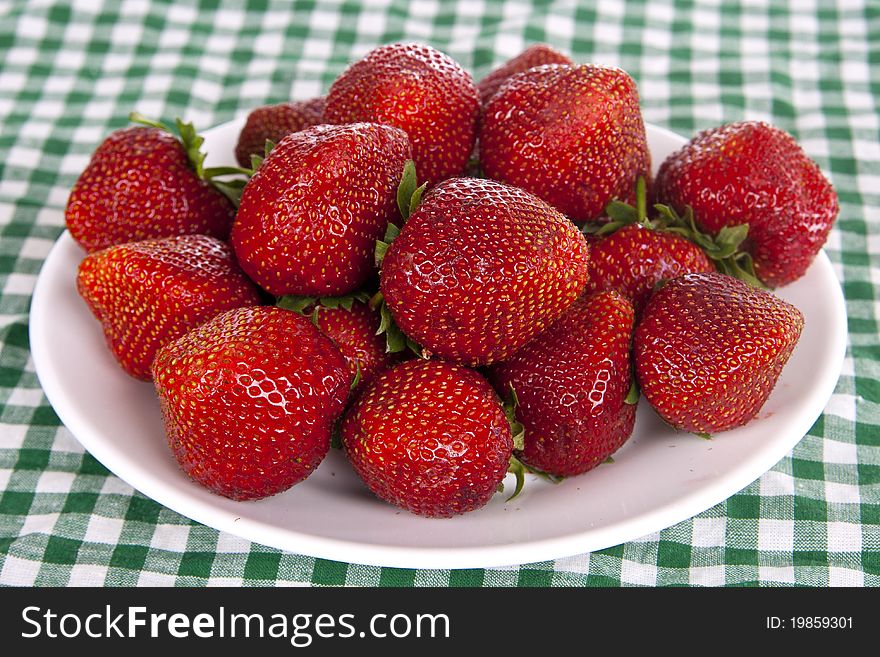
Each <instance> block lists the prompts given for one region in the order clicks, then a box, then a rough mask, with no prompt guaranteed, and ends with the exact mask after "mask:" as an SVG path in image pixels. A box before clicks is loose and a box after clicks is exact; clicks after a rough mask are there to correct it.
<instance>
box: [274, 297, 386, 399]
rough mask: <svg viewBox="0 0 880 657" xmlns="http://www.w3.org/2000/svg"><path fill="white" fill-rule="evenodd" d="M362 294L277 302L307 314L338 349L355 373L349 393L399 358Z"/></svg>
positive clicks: (358, 390) (290, 298) (362, 387)
mask: <svg viewBox="0 0 880 657" xmlns="http://www.w3.org/2000/svg"><path fill="white" fill-rule="evenodd" d="M367 301H368V298H367V297H366V295H363V296H361V295H355V296H350V297H343V298H339V297H331V298H329V299H327V298H325V299H320V300H316V299H312V298H309V297H305V298H303V297H283V298H282V299H281V300H279V302H278V306H280V307H282V308H288V309H291V310H296V311H298V312H303V313H304V314H307V315H309V316H311V318H312V321H313V322H314V324H315V326H317V327H318V330H320V331H321V333H323V334H324V335H326V336H327V337H328V338H330V339H331V340H333V343H334V344H335V345H336V346H337V347H338V348H339V351H341V352H342V355H343V356H344V357H345V361H346V363H348V369H349V370H351V373H352V376H354V377H355V383H354V384H353V386H352V394H353V395H357V394H358V393H359V392H360V391H361V390H363V389H364V388H365V387H366V386H367V385H369V384H370V382H371V381H372V380H373V379H375V378H376V376H377V375H378V374H380V373H381V372H384V371H385V370H387V369H388V368H389V367H391V366H392V365H393V364H394V363H396V362H397V361H399V360H400V357H401V354H400V353H399V352H397V353H392V352H390V351H388V349H387V348H386V347H387V340H386V338H385V337H384V336H382V335H381V334H380V332H379V328H380V324H381V316H380V314H379V311H378V310H377V309H373V308H371V307H370V306H369V304H368V303H367Z"/></svg>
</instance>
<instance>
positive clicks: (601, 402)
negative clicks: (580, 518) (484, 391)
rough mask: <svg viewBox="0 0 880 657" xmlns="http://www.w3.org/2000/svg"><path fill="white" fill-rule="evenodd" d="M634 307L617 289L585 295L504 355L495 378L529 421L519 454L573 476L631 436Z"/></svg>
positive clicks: (534, 464) (495, 368)
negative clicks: (523, 344) (532, 336)
mask: <svg viewBox="0 0 880 657" xmlns="http://www.w3.org/2000/svg"><path fill="white" fill-rule="evenodd" d="M632 330H633V307H632V305H631V304H630V303H629V301H627V300H626V299H625V298H624V297H622V296H621V295H620V294H618V293H617V292H599V293H597V294H594V295H590V296H583V297H581V298H580V299H578V300H577V301H575V303H574V304H573V305H572V306H571V307H570V308H569V309H568V310H567V311H566V312H565V314H564V315H563V316H562V317H560V318H559V320H557V321H556V322H555V323H554V324H553V325H552V326H551V327H550V328H548V329H547V330H546V331H544V332H543V333H541V334H540V335H538V336H537V337H536V338H534V339H533V340H532V341H530V342H529V343H528V344H527V345H526V346H525V347H523V348H522V349H520V350H519V351H517V352H516V354H514V355H513V356H512V357H511V358H509V359H508V360H507V361H505V362H503V363H499V364H497V365H494V366H492V371H491V376H490V380H491V381H492V383H493V384H494V385H495V389H496V390H497V391H498V392H499V393H500V394H502V395H506V394H507V393H508V392H509V390H510V388H511V387H512V388H513V391H514V393H515V395H516V400H517V407H516V419H517V420H519V421H520V422H521V423H522V425H523V428H524V429H525V447H524V449H523V450H522V451H520V452H518V453H517V457H518V458H519V459H520V460H521V461H522V462H523V463H525V464H526V465H527V466H528V467H530V468H535V469H537V470H540V471H542V472H545V473H547V474H551V475H555V476H560V477H568V476H573V475H578V474H581V473H584V472H586V471H588V470H591V469H593V468H594V467H596V466H597V465H599V464H600V463H602V462H603V461H605V460H606V459H607V458H608V457H609V456H611V455H612V454H613V453H614V452H615V451H617V450H618V449H619V448H620V447H621V446H622V445H623V444H624V443H625V442H626V441H627V439H628V438H629V437H630V435H631V434H632V430H633V425H634V423H635V411H636V404H635V401H636V400H634V399H629V400H628V394H629V391H630V386H631V380H630V378H631V374H630V372H631V368H630V355H629V354H630V341H631V339H632ZM627 401H629V402H631V403H627Z"/></svg>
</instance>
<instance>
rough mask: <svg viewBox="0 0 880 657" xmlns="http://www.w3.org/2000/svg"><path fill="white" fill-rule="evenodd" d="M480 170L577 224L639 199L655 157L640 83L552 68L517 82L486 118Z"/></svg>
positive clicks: (599, 70)
mask: <svg viewBox="0 0 880 657" xmlns="http://www.w3.org/2000/svg"><path fill="white" fill-rule="evenodd" d="M479 140H480V163H481V165H482V168H483V173H484V174H485V175H486V176H487V177H488V178H494V179H495V180H500V181H502V182H506V183H509V184H511V185H516V186H518V187H522V188H523V189H525V190H527V191H529V192H532V193H533V194H536V195H537V196H539V197H541V198H542V199H544V200H545V201H547V202H548V203H550V204H551V205H553V206H555V207H556V208H558V209H559V210H561V211H562V212H563V213H565V214H566V215H568V217H569V218H570V219H572V220H573V221H574V222H576V223H578V224H582V223H584V222H587V221H594V220H596V219H599V218H600V217H602V215H603V212H604V210H605V206H606V205H608V202H609V201H611V199H614V198H618V199H621V200H623V201H632V200H633V190H634V189H635V184H636V179H637V178H638V177H639V176H647V175H649V174H650V169H651V158H650V154H649V153H648V143H647V140H646V138H645V126H644V123H643V121H642V114H641V111H640V109H639V97H638V92H637V90H636V84H635V82H634V81H633V79H632V78H631V77H630V76H629V75H627V74H626V73H625V72H624V71H622V70H620V69H617V68H607V67H601V66H592V65H588V64H584V65H580V66H566V65H564V64H546V65H544V66H537V67H535V68H531V69H529V70H527V71H524V72H522V73H517V74H516V75H514V76H513V77H511V78H510V79H509V80H508V81H507V83H506V84H504V86H503V87H502V88H501V89H499V91H498V92H497V93H496V94H495V95H494V96H492V98H491V99H490V100H489V102H488V103H487V104H486V106H485V108H484V111H483V120H482V124H481V128H480V135H479Z"/></svg>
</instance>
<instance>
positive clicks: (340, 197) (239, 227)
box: [231, 123, 410, 296]
mask: <svg viewBox="0 0 880 657" xmlns="http://www.w3.org/2000/svg"><path fill="white" fill-rule="evenodd" d="M409 158H410V146H409V141H408V139H407V136H406V134H405V133H404V132H403V131H402V130H399V129H397V128H393V127H391V126H383V125H377V124H375V123H356V124H350V125H339V126H330V125H319V126H314V127H312V128H307V129H306V130H302V131H300V132H294V133H292V134H289V135H287V136H286V137H284V138H283V139H282V140H281V141H279V142H278V144H277V145H276V146H275V148H273V149H272V152H271V153H269V155H268V156H267V157H266V159H265V160H263V162H262V164H260V166H259V168H258V169H257V170H256V172H255V173H254V175H253V177H251V179H250V180H249V181H248V183H247V184H246V185H245V188H244V190H243V192H242V196H241V204H240V206H239V209H238V215H237V216H236V219H235V223H234V224H233V227H232V236H231V242H232V245H233V247H234V248H235V253H236V256H237V257H238V260H239V262H240V264H241V267H242V269H244V271H245V272H246V273H247V274H248V276H250V277H251V278H252V279H253V280H254V281H255V282H256V283H257V284H258V285H260V286H261V287H262V288H263V289H265V290H266V291H268V292H270V293H271V294H274V295H276V296H282V295H298V296H339V295H344V294H347V293H349V292H351V291H353V290H355V289H357V288H359V287H360V286H361V285H363V284H364V282H365V281H366V280H367V279H368V278H369V277H370V276H371V275H372V274H373V273H374V272H375V265H374V262H373V251H374V248H375V242H376V240H377V239H378V238H380V237H382V235H384V233H385V229H386V227H387V225H388V223H389V222H399V221H400V218H399V216H398V214H397V205H396V198H397V187H398V185H399V182H400V179H401V175H402V171H403V167H404V164H405V163H406V162H407V161H408V160H409Z"/></svg>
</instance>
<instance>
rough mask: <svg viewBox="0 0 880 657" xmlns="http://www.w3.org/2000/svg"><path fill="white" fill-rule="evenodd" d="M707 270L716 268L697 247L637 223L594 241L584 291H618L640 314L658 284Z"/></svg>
mask: <svg viewBox="0 0 880 657" xmlns="http://www.w3.org/2000/svg"><path fill="white" fill-rule="evenodd" d="M706 271H715V266H714V265H713V264H712V261H711V260H710V259H709V257H708V256H707V255H706V253H705V252H704V251H703V250H702V249H701V248H700V247H698V246H697V245H696V244H694V243H693V242H691V241H690V240H688V239H686V238H684V237H681V236H680V235H676V234H674V233H664V232H662V231H658V230H652V229H651V228H647V227H645V226H643V225H640V224H637V223H634V224H629V225H626V226H623V227H622V228H620V229H618V230H616V231H614V232H613V233H611V234H610V235H606V236H602V237H599V238H596V239H595V240H592V241H591V243H590V274H589V278H588V280H587V285H586V288H585V289H586V291H590V292H598V291H600V290H616V291H617V292H620V293H621V294H623V295H624V296H626V297H627V298H628V299H630V300H631V301H632V303H633V306H635V309H636V314H637V315H640V314H641V312H642V309H643V308H644V307H645V304H646V303H647V302H648V298H649V297H650V296H651V292H652V291H653V289H654V286H655V285H656V284H657V283H659V282H660V281H663V280H666V279H669V278H675V277H676V276H681V275H682V274H689V273H691V272H706Z"/></svg>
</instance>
